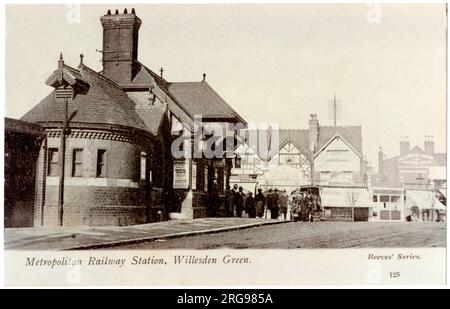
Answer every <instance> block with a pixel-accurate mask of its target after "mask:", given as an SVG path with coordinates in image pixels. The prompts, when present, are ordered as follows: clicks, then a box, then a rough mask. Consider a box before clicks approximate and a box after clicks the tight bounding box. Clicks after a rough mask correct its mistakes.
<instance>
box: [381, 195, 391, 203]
mask: <svg viewBox="0 0 450 309" xmlns="http://www.w3.org/2000/svg"><path fill="white" fill-rule="evenodd" d="M389 201H390V198H389V195H380V202H382V203H386V202H389Z"/></svg>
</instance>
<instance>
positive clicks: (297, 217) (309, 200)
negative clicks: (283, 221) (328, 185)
mask: <svg viewBox="0 0 450 309" xmlns="http://www.w3.org/2000/svg"><path fill="white" fill-rule="evenodd" d="M290 209H291V217H292V218H293V220H294V221H321V220H323V219H324V218H323V209H322V201H321V198H320V188H319V187H318V186H301V187H300V188H299V189H297V190H294V191H293V192H291V198H290Z"/></svg>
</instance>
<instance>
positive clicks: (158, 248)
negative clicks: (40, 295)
mask: <svg viewBox="0 0 450 309" xmlns="http://www.w3.org/2000/svg"><path fill="white" fill-rule="evenodd" d="M4 12H5V14H4V18H5V20H4V26H5V29H4V52H5V57H4V61H5V62H4V76H5V79H4V90H5V94H4V95H3V97H4V100H5V101H4V104H3V111H4V115H3V117H2V118H3V119H2V121H3V125H4V131H3V134H4V135H3V137H2V144H3V146H4V160H3V163H4V167H3V168H2V172H3V173H4V175H3V176H4V177H3V179H4V186H3V204H4V206H3V208H2V211H3V226H4V229H3V237H4V238H3V239H4V240H3V248H4V249H3V254H4V280H5V285H7V286H110V285H113V286H128V285H133V286H184V285H196V286H202V285H205V286H218V285H220V286H237V285H245V286H262V285H271V286H272V285H274V286H295V285H386V284H387V285H397V284H402V285H410V284H414V285H416V284H420V285H421V284H424V285H428V284H432V285H442V284H445V283H446V271H447V270H446V258H447V256H446V248H447V223H446V222H447V212H446V210H447V206H446V205H447V204H446V201H447V5H446V4H445V3H440V4H439V3H436V4H379V3H378V4H375V3H373V4H349V3H346V4H343V3H339V4H338V3H335V4H333V3H328V4H305V3H291V4H275V3H273V4H269V3H253V4H242V3H241V4H240V3H235V4H218V3H202V4H183V3H172V4H155V3H147V4H144V3H139V4H128V3H122V4H121V3H113V4H105V3H103V4H102V3H97V4H93V3H92V4H30V3H28V4H17V3H13V2H11V3H8V4H6V5H5V6H4Z"/></svg>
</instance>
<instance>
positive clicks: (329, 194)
mask: <svg viewBox="0 0 450 309" xmlns="http://www.w3.org/2000/svg"><path fill="white" fill-rule="evenodd" d="M320 198H321V200H322V206H323V207H372V199H371V197H370V194H369V191H368V190H367V189H366V188H326V187H325V188H321V190H320Z"/></svg>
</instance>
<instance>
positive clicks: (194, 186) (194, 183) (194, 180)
mask: <svg viewBox="0 0 450 309" xmlns="http://www.w3.org/2000/svg"><path fill="white" fill-rule="evenodd" d="M192 190H197V162H192Z"/></svg>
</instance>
